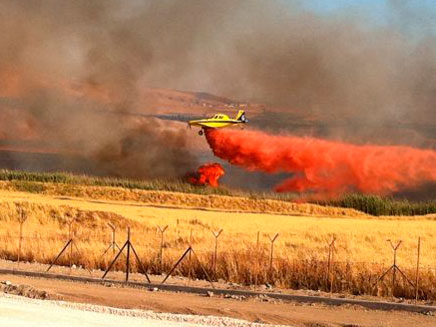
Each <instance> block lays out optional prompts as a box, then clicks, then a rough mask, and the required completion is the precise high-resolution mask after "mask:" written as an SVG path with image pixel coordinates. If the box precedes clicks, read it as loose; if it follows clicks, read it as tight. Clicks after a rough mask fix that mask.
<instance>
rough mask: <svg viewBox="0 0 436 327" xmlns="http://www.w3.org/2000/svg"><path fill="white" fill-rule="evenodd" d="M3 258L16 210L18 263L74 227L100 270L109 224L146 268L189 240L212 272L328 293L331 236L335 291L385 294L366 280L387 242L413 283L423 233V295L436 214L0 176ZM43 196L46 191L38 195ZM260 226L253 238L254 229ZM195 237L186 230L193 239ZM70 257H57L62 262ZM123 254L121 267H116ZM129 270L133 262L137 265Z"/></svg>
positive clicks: (11, 243)
mask: <svg viewBox="0 0 436 327" xmlns="http://www.w3.org/2000/svg"><path fill="white" fill-rule="evenodd" d="M0 189H1V191H0V257H1V258H5V259H13V260H16V259H17V255H18V239H19V237H18V236H19V222H18V219H19V215H18V212H19V210H18V209H17V208H22V210H23V211H24V212H25V215H26V216H27V219H26V221H25V222H24V224H23V231H24V233H23V235H24V237H23V242H22V251H21V258H22V260H29V261H38V262H44V263H48V262H51V261H52V260H53V258H54V257H55V255H56V254H57V252H58V251H59V250H60V249H61V248H62V246H63V244H64V243H65V242H66V240H67V239H68V224H67V221H68V220H70V219H72V217H74V218H75V221H74V223H73V224H72V227H73V230H74V233H75V238H76V240H77V245H78V247H79V249H80V253H77V251H75V252H74V258H73V261H74V263H76V264H78V265H79V264H80V265H84V266H86V267H89V268H105V267H107V265H108V262H110V259H111V255H112V253H109V254H108V255H106V256H105V257H103V256H102V253H103V251H104V249H105V248H106V247H107V246H108V245H109V244H110V242H111V231H110V229H109V227H108V225H107V223H109V222H110V223H112V224H114V225H116V226H117V227H118V230H117V241H118V243H119V244H120V245H121V244H122V243H123V242H124V240H125V234H126V232H125V230H126V228H127V226H130V227H131V228H132V242H133V244H134V246H135V248H136V250H137V251H138V252H139V255H140V256H141V259H142V260H143V262H144V263H145V266H146V267H147V269H148V270H149V271H150V272H153V273H161V272H162V271H168V270H169V269H170V266H171V264H172V263H174V262H175V261H176V260H177V258H178V257H179V256H180V255H181V254H182V253H183V251H184V250H185V249H186V248H187V247H188V245H189V243H190V242H192V246H193V248H194V249H195V250H196V253H197V254H198V255H199V257H200V260H201V262H202V265H203V266H204V267H205V268H206V270H207V271H208V273H209V274H210V275H212V276H214V277H215V278H221V279H224V280H228V281H232V282H238V283H242V284H260V283H265V282H270V283H274V284H276V285H277V286H282V287H289V288H308V289H321V290H328V289H329V288H330V281H328V280H327V264H326V261H327V255H328V246H327V242H329V241H330V240H331V239H332V237H335V238H336V251H335V255H334V261H335V264H334V265H333V270H332V271H333V274H332V275H331V276H333V288H334V290H335V291H338V292H347V293H351V294H378V295H388V294H390V291H391V290H390V278H386V280H385V283H381V284H380V285H379V286H378V287H374V288H373V287H372V286H373V285H374V282H375V280H376V278H377V276H378V275H380V274H381V273H382V271H383V270H384V269H386V268H388V267H389V265H390V264H391V262H392V250H391V249H390V245H389V243H388V242H387V240H388V239H390V240H392V241H393V242H396V241H397V240H402V241H403V243H402V245H401V247H400V248H399V252H398V264H399V266H400V267H401V268H403V269H404V271H405V272H406V274H407V276H408V277H409V278H410V279H411V280H412V281H414V278H415V275H414V271H415V270H414V267H415V265H416V246H417V240H418V237H419V236H420V237H421V239H422V246H421V249H422V253H421V267H422V268H421V281H420V285H421V288H420V297H421V298H422V299H428V300H436V290H435V288H434V286H433V285H434V283H435V282H436V274H435V270H434V269H432V267H435V266H436V264H435V262H434V260H436V259H434V256H433V253H435V252H436V217H435V216H434V215H433V216H431V215H428V216H421V217H377V218H376V217H372V216H368V215H366V214H363V213H360V212H358V211H355V210H349V209H340V208H329V207H318V206H315V205H308V204H295V203H288V202H281V201H275V200H259V199H256V200H255V199H247V198H237V197H225V196H219V195H198V194H182V193H171V192H158V191H135V190H123V189H120V188H110V187H81V186H74V188H73V187H72V186H68V187H67V186H63V185H61V184H56V185H55V184H44V191H43V192H38V193H29V192H27V193H25V192H18V191H17V190H16V186H15V185H14V184H11V183H9V182H1V183H0ZM41 193H42V194H41ZM166 225H168V226H169V227H168V229H167V230H166V231H165V234H164V248H163V266H162V267H161V265H160V261H159V251H160V242H161V239H160V232H159V230H158V226H161V227H164V226H166ZM220 229H223V232H222V234H221V236H220V237H219V243H218V260H217V265H216V269H214V267H213V264H212V262H213V260H212V258H213V249H214V236H213V234H212V232H215V231H218V230H220ZM258 232H259V233H260V234H259V235H260V237H259V244H257V233H258ZM275 233H279V237H278V239H277V240H276V242H275V247H274V261H273V269H272V271H270V270H269V250H270V248H269V246H270V241H269V236H270V237H272V236H273V235H274V234H275ZM191 235H192V237H191ZM68 262H69V259H68V255H67V256H65V257H62V259H61V263H62V264H68ZM121 265H122V261H120V263H119V264H118V268H121ZM133 269H137V267H136V266H133ZM178 273H180V274H183V275H191V276H193V277H198V278H204V277H205V276H204V273H203V271H202V269H201V267H200V265H199V263H198V262H197V261H196V260H194V259H192V260H191V262H190V264H189V262H188V261H186V262H185V263H184V264H183V265H182V266H181V267H180V269H179V270H178ZM397 279H398V282H399V285H398V287H397V289H396V295H397V296H406V297H413V296H414V291H413V288H412V287H410V286H408V285H407V284H406V283H405V282H404V281H403V280H402V279H401V278H397Z"/></svg>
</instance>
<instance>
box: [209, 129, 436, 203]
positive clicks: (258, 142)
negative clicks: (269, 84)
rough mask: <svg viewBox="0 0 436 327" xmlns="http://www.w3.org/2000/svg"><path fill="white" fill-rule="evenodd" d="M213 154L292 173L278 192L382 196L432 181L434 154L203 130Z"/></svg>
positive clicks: (247, 166)
mask: <svg viewBox="0 0 436 327" xmlns="http://www.w3.org/2000/svg"><path fill="white" fill-rule="evenodd" d="M206 139H207V141H208V143H209V145H210V147H211V149H212V151H213V153H214V154H215V156H217V157H219V158H221V159H223V160H226V161H228V162H229V163H231V164H232V165H237V166H240V167H243V168H245V169H247V170H250V171H262V172H266V173H270V174H274V173H282V172H286V173H292V174H293V177H291V178H289V179H285V180H284V181H282V182H281V183H280V184H279V185H277V186H276V187H275V190H276V191H277V192H315V193H317V194H326V195H331V196H336V195H340V194H343V193H346V192H356V191H358V192H362V193H371V194H379V195H387V194H390V193H394V192H397V191H400V190H403V189H412V188H417V187H419V186H420V185H422V184H423V183H426V182H434V181H436V151H433V150H423V149H415V148H412V147H408V146H377V145H353V144H347V143H341V142H334V141H326V140H321V139H316V138H309V137H296V136H290V135H289V136H276V135H270V134H267V133H264V132H259V131H242V130H232V129H207V130H206Z"/></svg>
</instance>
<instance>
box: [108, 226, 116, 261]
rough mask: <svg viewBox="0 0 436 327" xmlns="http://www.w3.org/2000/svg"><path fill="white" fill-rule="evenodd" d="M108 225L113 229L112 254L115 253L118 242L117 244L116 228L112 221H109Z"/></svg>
mask: <svg viewBox="0 0 436 327" xmlns="http://www.w3.org/2000/svg"><path fill="white" fill-rule="evenodd" d="M108 225H109V228H110V229H112V255H115V248H116V244H117V242H116V240H115V237H116V228H115V226H114V225H112V224H111V223H108Z"/></svg>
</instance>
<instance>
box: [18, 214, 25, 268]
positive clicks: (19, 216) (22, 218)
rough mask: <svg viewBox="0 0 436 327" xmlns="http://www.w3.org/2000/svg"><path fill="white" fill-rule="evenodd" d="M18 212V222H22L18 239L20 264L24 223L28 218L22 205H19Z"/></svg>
mask: <svg viewBox="0 0 436 327" xmlns="http://www.w3.org/2000/svg"><path fill="white" fill-rule="evenodd" d="M17 212H18V222H19V223H20V236H19V239H18V258H17V261H18V264H20V258H21V244H22V241H23V224H24V222H25V221H26V219H27V213H26V212H25V211H24V210H23V208H22V207H20V206H18V207H17Z"/></svg>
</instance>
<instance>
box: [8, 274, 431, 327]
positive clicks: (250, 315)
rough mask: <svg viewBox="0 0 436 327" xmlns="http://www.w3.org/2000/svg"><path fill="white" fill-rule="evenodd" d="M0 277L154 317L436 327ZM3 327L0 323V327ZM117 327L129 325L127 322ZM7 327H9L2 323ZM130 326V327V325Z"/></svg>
mask: <svg viewBox="0 0 436 327" xmlns="http://www.w3.org/2000/svg"><path fill="white" fill-rule="evenodd" d="M1 278H2V280H10V281H11V282H12V283H14V284H26V285H31V286H33V287H34V288H37V289H43V290H46V291H47V292H48V293H49V294H51V295H52V296H54V297H57V298H59V299H62V300H64V301H69V302H76V303H87V304H93V305H95V304H96V305H103V306H110V307H116V308H122V309H141V310H151V311H154V312H170V313H176V314H191V315H205V316H208V315H212V316H221V317H232V318H236V319H243V320H247V321H251V322H263V323H270V324H281V325H291V326H302V327H311V326H317V327H345V326H355V327H384V326H386V327H391V326H395V327H409V326H420V327H434V326H436V317H434V316H426V315H423V314H414V313H406V312H383V311H375V310H366V309H363V308H360V307H352V306H341V307H329V306H323V305H301V304H296V303H285V302H281V301H268V302H264V301H263V300H262V299H247V300H244V301H240V300H237V299H226V298H223V297H218V296H213V297H205V296H200V295H195V294H184V293H170V292H162V291H157V292H152V291H147V290H144V289H134V288H124V287H107V286H103V285H95V284H83V283H76V282H70V281H61V280H46V279H40V278H27V277H19V276H12V275H7V276H2V277H1ZM2 307H3V305H2V304H1V303H0V312H2V310H3V309H2ZM0 316H1V314H0ZM3 325H4V324H2V321H1V319H0V326H3ZM121 325H127V323H126V324H124V323H123V324H121ZM121 325H119V326H121ZM5 326H8V325H7V324H6V325H5ZM14 326H15V325H14ZM56 326H59V325H56ZM67 326H68V325H67ZM90 326H93V325H90ZM108 326H111V325H108ZM132 326H134V325H133V324H132ZM150 326H153V325H150ZM165 326H167V325H165ZM194 326H195V325H194Z"/></svg>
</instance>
